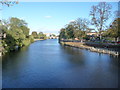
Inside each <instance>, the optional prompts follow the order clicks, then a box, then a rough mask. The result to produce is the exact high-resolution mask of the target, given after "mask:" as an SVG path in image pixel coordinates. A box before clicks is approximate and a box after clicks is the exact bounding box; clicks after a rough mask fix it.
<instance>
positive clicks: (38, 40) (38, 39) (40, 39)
mask: <svg viewBox="0 0 120 90" xmlns="http://www.w3.org/2000/svg"><path fill="white" fill-rule="evenodd" d="M39 40H45V39H34V42H35V41H39Z"/></svg>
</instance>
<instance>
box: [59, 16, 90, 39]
mask: <svg viewBox="0 0 120 90" xmlns="http://www.w3.org/2000/svg"><path fill="white" fill-rule="evenodd" d="M88 25H89V22H88V20H87V19H81V18H78V19H77V20H75V21H73V22H70V23H69V24H67V25H66V26H65V28H62V29H61V30H60V35H59V36H60V39H74V38H78V39H83V38H84V37H86V32H85V31H87V30H88Z"/></svg>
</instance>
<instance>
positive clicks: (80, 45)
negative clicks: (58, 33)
mask: <svg viewBox="0 0 120 90" xmlns="http://www.w3.org/2000/svg"><path fill="white" fill-rule="evenodd" d="M60 44H62V45H64V46H70V47H75V48H80V49H87V50H90V51H92V52H98V53H104V54H110V55H114V56H119V55H120V53H119V52H117V51H113V50H108V49H107V48H95V47H94V45H93V46H92V45H91V46H89V45H88V44H86V42H64V41H61V42H60Z"/></svg>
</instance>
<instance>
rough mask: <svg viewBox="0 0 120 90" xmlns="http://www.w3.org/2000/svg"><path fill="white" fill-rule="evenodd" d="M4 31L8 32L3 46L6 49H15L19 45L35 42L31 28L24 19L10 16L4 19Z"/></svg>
mask: <svg viewBox="0 0 120 90" xmlns="http://www.w3.org/2000/svg"><path fill="white" fill-rule="evenodd" d="M1 30H2V33H6V38H3V40H2V46H3V47H4V48H5V50H6V51H12V50H15V49H16V48H17V47H18V48H20V47H23V46H27V45H29V44H30V43H31V42H33V38H32V37H31V36H30V35H29V28H28V27H27V23H26V22H25V21H24V20H21V19H18V18H14V17H12V18H10V19H9V20H4V21H2V29H1Z"/></svg>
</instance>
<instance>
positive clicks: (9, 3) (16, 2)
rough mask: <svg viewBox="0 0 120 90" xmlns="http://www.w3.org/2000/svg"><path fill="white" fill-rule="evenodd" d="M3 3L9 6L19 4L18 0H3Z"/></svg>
mask: <svg viewBox="0 0 120 90" xmlns="http://www.w3.org/2000/svg"><path fill="white" fill-rule="evenodd" d="M0 3H1V4H2V5H7V6H8V7H10V6H13V5H14V4H18V1H9V0H2V1H0Z"/></svg>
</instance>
